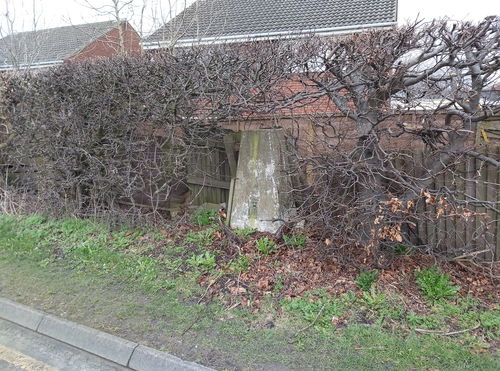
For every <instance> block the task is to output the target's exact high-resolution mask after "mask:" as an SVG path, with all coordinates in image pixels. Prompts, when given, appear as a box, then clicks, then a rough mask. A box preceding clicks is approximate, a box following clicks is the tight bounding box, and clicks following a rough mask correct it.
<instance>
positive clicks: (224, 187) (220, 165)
mask: <svg viewBox="0 0 500 371" xmlns="http://www.w3.org/2000/svg"><path fill="white" fill-rule="evenodd" d="M187 170H188V177H187V184H188V187H189V189H190V201H191V204H192V205H201V204H204V203H215V204H219V203H224V202H227V199H228V197H229V188H230V183H231V173H230V169H229V160H228V157H227V154H226V150H225V147H224V143H223V142H220V143H207V145H206V146H200V147H198V148H194V149H193V152H192V154H191V158H190V161H189V164H188V168H187Z"/></svg>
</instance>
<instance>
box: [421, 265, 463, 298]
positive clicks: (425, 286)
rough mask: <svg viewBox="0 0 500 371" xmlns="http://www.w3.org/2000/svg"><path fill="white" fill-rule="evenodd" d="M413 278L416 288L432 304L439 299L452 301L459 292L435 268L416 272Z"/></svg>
mask: <svg viewBox="0 0 500 371" xmlns="http://www.w3.org/2000/svg"><path fill="white" fill-rule="evenodd" d="M415 277H416V278H417V285H418V287H419V288H420V290H421V291H422V293H423V294H424V296H425V298H426V299H427V300H429V301H430V302H431V303H432V304H435V303H436V302H437V301H439V300H441V299H454V298H456V297H457V293H458V291H459V290H460V287H459V286H455V285H453V283H452V282H451V280H450V277H449V276H448V275H447V274H444V273H443V272H442V271H441V270H440V269H439V268H437V267H430V268H425V269H423V270H422V271H418V270H416V271H415Z"/></svg>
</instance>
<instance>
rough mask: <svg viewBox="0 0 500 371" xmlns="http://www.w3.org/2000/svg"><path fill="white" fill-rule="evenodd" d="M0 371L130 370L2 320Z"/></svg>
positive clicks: (0, 321) (0, 326) (0, 323)
mask: <svg viewBox="0 0 500 371" xmlns="http://www.w3.org/2000/svg"><path fill="white" fill-rule="evenodd" d="M0 370H2V371H4V370H5V371H11V370H24V371H57V370H61V371H70V370H71V371H73V370H75V371H76V370H78V371H93V370H96V371H97V370H98V371H108V370H109V371H111V370H113V371H115V370H130V369H128V368H126V367H123V366H120V365H117V364H115V363H113V362H110V361H107V360H105V359H102V358H100V357H98V356H96V355H93V354H90V353H87V352H85V351H83V350H80V349H78V348H75V347H73V346H70V345H68V344H65V343H63V342H60V341H58V340H55V339H52V338H50V337H48V336H45V335H42V334H39V333H36V332H33V331H31V330H29V329H27V328H24V327H21V326H18V325H16V324H14V323H12V322H8V321H5V320H2V319H0Z"/></svg>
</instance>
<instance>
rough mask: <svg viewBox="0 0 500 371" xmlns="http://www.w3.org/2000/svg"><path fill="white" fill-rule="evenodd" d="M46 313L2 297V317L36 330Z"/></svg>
mask: <svg viewBox="0 0 500 371" xmlns="http://www.w3.org/2000/svg"><path fill="white" fill-rule="evenodd" d="M43 317H44V314H43V313H41V312H39V311H37V310H34V309H31V308H30V307H27V306H26V305H22V304H19V303H16V302H13V301H11V300H8V299H4V298H0V318H4V319H6V320H8V321H11V322H14V323H17V324H19V325H21V326H23V327H26V328H29V329H30V330H34V331H36V330H37V328H38V326H39V325H40V322H42V319H43Z"/></svg>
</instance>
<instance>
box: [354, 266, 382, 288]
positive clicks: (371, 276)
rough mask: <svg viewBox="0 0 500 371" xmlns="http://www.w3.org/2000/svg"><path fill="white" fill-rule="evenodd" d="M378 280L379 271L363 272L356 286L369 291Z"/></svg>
mask: <svg viewBox="0 0 500 371" xmlns="http://www.w3.org/2000/svg"><path fill="white" fill-rule="evenodd" d="M377 279H378V271H377V270H373V271H362V272H361V273H360V274H359V276H358V279H357V280H356V284H357V285H358V287H359V288H360V289H361V290H362V291H368V290H370V288H371V287H372V285H373V284H374V283H375V282H377Z"/></svg>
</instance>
